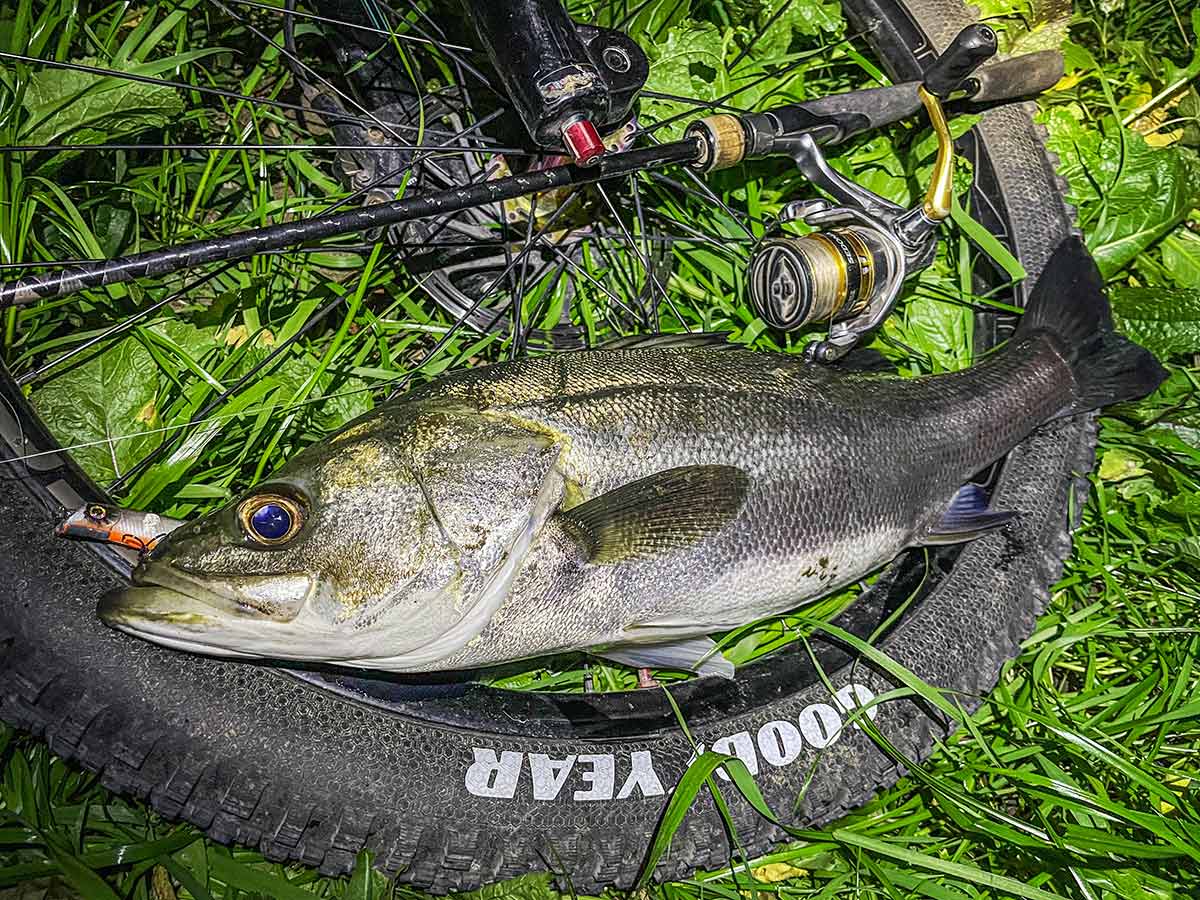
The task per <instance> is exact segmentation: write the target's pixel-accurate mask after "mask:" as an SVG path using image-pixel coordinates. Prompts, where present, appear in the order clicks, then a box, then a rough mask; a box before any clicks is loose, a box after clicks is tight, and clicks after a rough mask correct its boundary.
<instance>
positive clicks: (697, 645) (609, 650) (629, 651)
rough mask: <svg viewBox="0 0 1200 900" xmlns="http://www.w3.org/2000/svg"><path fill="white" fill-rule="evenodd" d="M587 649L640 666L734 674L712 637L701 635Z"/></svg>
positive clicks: (728, 675) (729, 675)
mask: <svg viewBox="0 0 1200 900" xmlns="http://www.w3.org/2000/svg"><path fill="white" fill-rule="evenodd" d="M588 652H589V653H591V654H592V655H594V656H600V657H603V658H604V659H611V660H613V661H614V662H619V663H624V664H625V665H627V666H634V667H636V668H639V669H641V668H645V669H682V670H684V671H686V672H695V673H696V674H697V675H720V676H721V677H722V678H732V677H733V663H731V662H730V661H729V660H727V659H726V658H725V657H724V656H723V655H722V654H721V651H720V650H718V649H717V645H716V643H714V642H713V640H712V638H708V637H704V636H703V635H702V636H700V637H693V638H683V639H681V640H676V641H670V642H668V643H664V644H617V645H615V646H612V647H604V648H602V649H594V650H589V651H588Z"/></svg>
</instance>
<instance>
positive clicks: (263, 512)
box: [238, 494, 304, 547]
mask: <svg viewBox="0 0 1200 900" xmlns="http://www.w3.org/2000/svg"><path fill="white" fill-rule="evenodd" d="M238 519H239V521H240V522H241V524H242V531H244V532H245V533H246V537H248V538H250V539H251V540H252V541H255V542H256V543H259V544H265V545H267V546H269V547H275V546H278V545H280V544H285V543H287V542H288V541H290V540H291V539H292V538H294V537H295V536H296V534H297V533H298V532H299V531H300V527H301V525H303V524H304V515H303V513H302V512H301V510H300V506H299V504H297V503H296V501H295V500H293V499H292V498H290V497H284V496H281V495H279V494H258V495H256V496H254V497H250V498H249V499H247V500H244V501H243V502H242V505H241V506H240V507H238Z"/></svg>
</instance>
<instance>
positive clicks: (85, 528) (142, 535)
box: [54, 503, 183, 553]
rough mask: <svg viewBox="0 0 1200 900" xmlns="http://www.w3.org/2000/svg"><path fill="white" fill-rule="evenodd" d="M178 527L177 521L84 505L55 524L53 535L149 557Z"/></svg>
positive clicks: (123, 510) (110, 507)
mask: <svg viewBox="0 0 1200 900" xmlns="http://www.w3.org/2000/svg"><path fill="white" fill-rule="evenodd" d="M182 524H183V521H182V520H181V519H170V518H168V517H166V516H160V515H158V514H157V513H152V512H139V511H138V510H136V509H120V508H118V507H116V506H108V505H106V504H104V503H85V504H84V505H83V506H81V507H79V509H77V510H75V511H74V512H73V513H71V514H70V515H69V516H67V517H66V518H65V519H63V520H62V521H61V522H59V523H58V527H57V528H55V529H54V531H55V533H56V534H58V535H61V536H64V537H73V538H82V539H84V540H89V541H104V542H105V543H109V544H121V545H122V546H124V547H130V548H132V549H134V550H137V551H138V552H139V553H149V552H150V551H151V550H153V549H154V545H155V544H157V543H158V542H159V541H160V540H161V539H162V538H163V537H164V536H166V535H167V534H169V533H170V532H172V531H174V530H175V529H176V528H178V527H179V526H180V525H182Z"/></svg>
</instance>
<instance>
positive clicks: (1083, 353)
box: [1017, 237, 1167, 412]
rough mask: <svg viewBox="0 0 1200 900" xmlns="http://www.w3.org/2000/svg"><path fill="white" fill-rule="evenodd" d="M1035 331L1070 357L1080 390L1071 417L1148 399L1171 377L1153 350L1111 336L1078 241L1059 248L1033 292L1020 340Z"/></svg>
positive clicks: (1095, 273) (1090, 263)
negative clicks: (1048, 336) (1051, 339)
mask: <svg viewBox="0 0 1200 900" xmlns="http://www.w3.org/2000/svg"><path fill="white" fill-rule="evenodd" d="M1036 331H1048V332H1050V333H1051V334H1053V335H1054V336H1055V337H1056V338H1057V339H1058V341H1059V342H1060V343H1061V344H1062V348H1063V349H1064V350H1065V351H1066V355H1067V361H1068V362H1069V363H1070V364H1071V371H1072V373H1073V374H1074V375H1075V383H1076V388H1077V394H1076V398H1075V402H1074V403H1073V404H1072V406H1071V412H1083V411H1085V410H1089V409H1097V408H1099V407H1101V406H1107V405H1108V404H1110V403H1117V402H1119V401H1121V400H1135V399H1137V398H1139V397H1144V396H1146V395H1147V394H1149V393H1151V392H1152V391H1153V390H1154V389H1155V388H1157V387H1158V386H1159V385H1160V384H1161V383H1162V382H1163V380H1164V379H1166V377H1167V372H1166V370H1165V369H1163V367H1162V366H1161V365H1159V362H1158V360H1157V359H1155V358H1154V355H1153V354H1152V353H1151V352H1150V351H1149V350H1147V349H1146V348H1144V347H1141V346H1139V345H1138V344H1135V343H1134V342H1133V341H1131V340H1129V339H1128V338H1124V337H1122V336H1121V335H1119V334H1117V333H1116V332H1115V331H1113V321H1112V311H1111V309H1110V308H1109V305H1108V299H1107V298H1106V297H1105V295H1104V280H1103V278H1101V276H1100V270H1099V269H1098V268H1096V263H1095V261H1094V260H1093V259H1092V257H1091V254H1089V253H1088V251H1087V247H1085V246H1084V244H1083V241H1082V240H1080V239H1079V238H1078V237H1069V238H1067V239H1066V240H1064V241H1063V242H1062V243H1061V244H1059V245H1058V247H1057V248H1055V250H1054V253H1053V254H1052V255H1051V257H1050V260H1049V262H1047V263H1046V268H1045V270H1044V271H1043V272H1042V276H1041V278H1039V279H1038V281H1037V283H1036V284H1035V285H1034V286H1033V291H1032V292H1031V293H1030V296H1029V303H1028V305H1027V306H1026V308H1025V314H1024V315H1023V316H1022V317H1021V324H1020V327H1019V328H1018V329H1017V337H1023V336H1027V335H1031V334H1033V333H1034V332H1036Z"/></svg>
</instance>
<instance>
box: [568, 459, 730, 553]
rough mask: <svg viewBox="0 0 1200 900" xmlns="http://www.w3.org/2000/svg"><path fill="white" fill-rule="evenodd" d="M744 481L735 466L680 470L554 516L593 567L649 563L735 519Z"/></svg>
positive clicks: (627, 486) (627, 485)
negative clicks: (603, 564)
mask: <svg viewBox="0 0 1200 900" xmlns="http://www.w3.org/2000/svg"><path fill="white" fill-rule="evenodd" d="M749 485H750V477H749V476H748V475H747V474H746V473H745V471H743V470H742V469H739V468H737V467H736V466H680V467H679V468H676V469H667V470H666V471H663V472H657V473H655V474H654V475H650V476H649V477H647V478H642V479H640V480H638V481H633V482H630V483H629V484H626V485H622V486H621V487H619V488H616V489H615V490H612V491H609V492H608V493H607V494H601V495H600V496H599V497H594V498H592V499H591V500H588V501H587V502H586V503H581V504H580V505H579V506H575V507H572V508H571V509H569V510H566V511H564V512H560V513H559V514H558V519H559V521H560V523H561V524H562V527H563V530H564V531H565V532H566V533H567V534H568V535H570V536H571V538H572V539H573V540H575V541H576V542H577V543H578V545H579V547H580V549H581V551H582V552H583V555H584V557H585V558H586V559H587V560H588V562H593V563H616V562H623V561H625V560H630V559H650V558H653V557H655V556H660V555H662V554H664V553H668V552H670V551H672V550H679V549H682V548H685V547H690V546H692V545H693V544H696V543H699V542H700V541H701V540H703V539H704V538H706V537H708V536H709V535H711V534H714V533H716V532H717V531H719V530H720V529H721V528H723V527H724V526H725V525H727V524H728V523H729V522H731V521H732V520H733V518H734V516H736V515H737V513H738V510H740V509H741V508H742V503H743V502H744V501H745V499H746V492H747V490H748V488H749Z"/></svg>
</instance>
